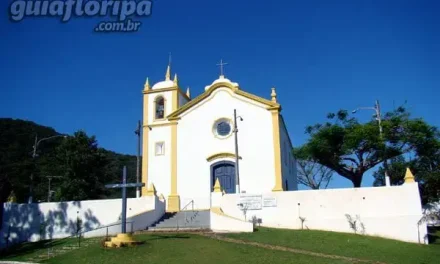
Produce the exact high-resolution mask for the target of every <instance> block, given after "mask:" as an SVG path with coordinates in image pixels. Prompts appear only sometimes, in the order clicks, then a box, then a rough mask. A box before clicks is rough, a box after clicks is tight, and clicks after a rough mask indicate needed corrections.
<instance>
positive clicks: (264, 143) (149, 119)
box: [142, 66, 297, 212]
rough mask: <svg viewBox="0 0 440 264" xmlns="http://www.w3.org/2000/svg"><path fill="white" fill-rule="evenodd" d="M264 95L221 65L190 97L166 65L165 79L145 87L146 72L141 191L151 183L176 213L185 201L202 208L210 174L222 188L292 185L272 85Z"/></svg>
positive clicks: (287, 144) (291, 162) (262, 189)
mask: <svg viewBox="0 0 440 264" xmlns="http://www.w3.org/2000/svg"><path fill="white" fill-rule="evenodd" d="M268 95H270V97H271V98H270V99H265V98H261V97H259V96H256V95H254V94H252V93H249V92H246V91H244V90H243V89H242V88H241V87H240V86H239V84H238V83H235V82H232V81H231V80H229V79H227V78H225V76H224V75H223V70H222V73H221V74H220V76H219V78H218V79H217V80H214V81H213V82H212V83H211V84H210V85H207V86H206V87H205V91H204V92H203V93H202V94H200V95H199V96H197V97H195V98H191V95H190V91H189V88H188V89H187V90H186V92H184V91H183V90H182V89H181V87H180V86H179V81H178V78H177V74H175V75H174V79H173V80H172V79H171V67H170V66H168V67H167V70H166V74H165V80H163V81H160V82H158V83H156V84H154V85H153V86H150V83H149V80H148V79H147V81H146V83H145V86H144V90H143V102H144V103H143V130H142V131H143V136H142V139H143V143H142V145H143V148H142V149H143V150H142V157H143V160H142V182H143V183H145V187H144V188H143V190H142V193H143V195H146V194H147V189H148V188H149V187H151V186H154V188H155V190H156V191H157V193H158V194H160V195H163V196H164V197H165V199H166V201H167V202H166V204H167V205H166V206H167V211H168V212H177V211H180V210H182V209H184V207H185V206H186V205H187V204H188V203H190V202H192V203H193V205H194V208H195V209H198V210H205V209H208V210H209V209H210V208H211V204H210V203H211V200H210V199H211V192H212V191H213V187H214V184H215V182H216V180H217V179H218V180H219V182H220V183H221V186H222V191H223V192H224V193H226V194H228V193H242V194H243V193H246V194H249V193H251V194H252V193H267V192H279V191H288V190H297V179H296V161H295V159H294V157H293V155H292V151H291V150H292V142H291V140H290V137H289V134H288V131H287V128H286V124H285V122H284V119H283V117H282V115H281V114H280V112H281V105H280V104H279V103H278V102H277V95H276V92H275V88H272V90H271V93H270V90H269V91H268ZM234 113H236V115H235V114H234ZM235 122H237V124H236V125H237V133H234V132H235V128H234V127H235ZM235 134H236V135H237V140H235ZM236 142H237V144H236ZM236 145H237V149H236ZM236 153H238V157H237V155H236Z"/></svg>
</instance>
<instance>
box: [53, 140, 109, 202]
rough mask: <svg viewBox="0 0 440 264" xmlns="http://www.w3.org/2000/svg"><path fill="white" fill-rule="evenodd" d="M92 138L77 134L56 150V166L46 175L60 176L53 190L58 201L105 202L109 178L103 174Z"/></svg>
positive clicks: (102, 163) (99, 153) (103, 160)
mask: <svg viewBox="0 0 440 264" xmlns="http://www.w3.org/2000/svg"><path fill="white" fill-rule="evenodd" d="M107 163H108V160H106V158H105V156H104V155H103V153H102V151H100V149H99V148H98V143H97V141H96V139H95V137H94V136H92V137H89V136H87V134H86V133H85V132H84V131H78V132H76V133H75V134H74V136H73V137H69V138H67V139H66V140H65V141H63V142H62V143H61V144H60V145H59V146H58V148H57V155H56V165H55V164H53V166H52V167H50V168H46V169H47V171H45V174H46V175H61V176H62V178H61V180H60V181H59V183H58V185H57V186H56V187H55V188H54V190H55V197H56V199H57V200H60V201H78V200H86V199H101V198H105V195H106V191H107V190H106V189H105V187H104V184H105V182H106V181H107V179H108V178H109V175H107V174H106V171H105V170H104V168H105V166H106V165H107Z"/></svg>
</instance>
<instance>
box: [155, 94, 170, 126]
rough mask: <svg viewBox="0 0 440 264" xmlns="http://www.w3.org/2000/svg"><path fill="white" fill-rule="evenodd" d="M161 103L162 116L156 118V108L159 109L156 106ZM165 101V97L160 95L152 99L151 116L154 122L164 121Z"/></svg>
mask: <svg viewBox="0 0 440 264" xmlns="http://www.w3.org/2000/svg"><path fill="white" fill-rule="evenodd" d="M160 100H161V101H162V103H161V104H162V107H163V109H161V110H162V115H161V117H160V116H159V117H158V107H159V105H158V103H159V101H160ZM166 101H167V100H166V99H165V96H163V95H162V94H161V95H158V96H156V97H155V98H154V114H153V120H154V121H160V120H165V117H166Z"/></svg>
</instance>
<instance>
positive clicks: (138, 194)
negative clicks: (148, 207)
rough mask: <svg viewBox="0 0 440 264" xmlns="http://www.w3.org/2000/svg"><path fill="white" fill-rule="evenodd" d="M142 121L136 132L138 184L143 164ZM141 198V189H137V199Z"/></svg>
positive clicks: (139, 122)
mask: <svg viewBox="0 0 440 264" xmlns="http://www.w3.org/2000/svg"><path fill="white" fill-rule="evenodd" d="M141 128H142V126H141V121H140V120H139V121H138V127H137V129H136V131H135V132H134V133H135V134H136V135H137V138H138V140H137V156H136V183H139V178H140V174H141V172H140V162H141ZM140 196H141V187H139V186H138V187H136V198H139V197H140Z"/></svg>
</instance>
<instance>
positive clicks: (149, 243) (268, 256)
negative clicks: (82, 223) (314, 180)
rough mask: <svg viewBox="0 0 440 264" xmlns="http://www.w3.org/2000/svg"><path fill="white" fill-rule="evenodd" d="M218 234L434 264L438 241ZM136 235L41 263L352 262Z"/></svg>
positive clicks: (32, 251)
mask: <svg viewBox="0 0 440 264" xmlns="http://www.w3.org/2000/svg"><path fill="white" fill-rule="evenodd" d="M438 235H440V232H439V233H438ZM222 236H225V237H230V238H235V239H240V240H245V241H252V242H259V243H264V244H269V245H277V246H283V247H289V248H294V249H302V250H307V251H313V252H316V253H324V254H328V255H338V256H346V257H352V258H359V259H363V260H371V261H372V262H373V261H381V262H384V263H389V264H394V263H395V264H400V263H402V264H405V263H408V264H430V263H438V262H439V260H440V244H434V245H429V246H426V245H417V244H410V243H404V242H399V241H394V240H387V239H381V238H374V237H367V236H361V235H352V234H341V233H333V232H323V231H312V230H282V229H269V228H259V230H258V231H256V232H254V233H250V234H224V235H222ZM135 237H136V239H137V240H138V241H142V242H143V244H142V245H140V246H137V247H128V248H115V249H106V248H103V247H102V246H101V244H100V242H99V241H100V240H99V239H96V238H95V239H89V240H85V241H84V242H83V244H84V245H87V244H88V245H87V246H82V247H81V248H80V249H75V250H71V251H68V252H66V253H63V254H60V255H58V256H56V257H54V258H51V259H49V260H44V261H43V263H57V264H70V263H71V264H82V263H93V264H99V263H103V264H104V263H105V264H113V263H115V264H116V263H124V264H134V263H160V264H163V263H170V264H173V263H179V264H187V263H212V264H216V263H219V264H220V263H221V264H229V263H232V264H233V263H252V264H260V263H261V264H268V263H274V264H276V263H294V264H311V263H317V264H320V263H329V264H333V263H342V264H344V263H353V262H350V261H348V260H341V259H332V258H325V257H321V256H311V255H306V254H299V253H293V252H287V251H280V250H273V249H267V248H261V247H257V246H254V245H245V244H236V243H232V242H225V241H220V240H216V239H213V238H209V237H205V236H200V235H194V234H157V233H152V234H143V235H137V236H135ZM76 242H77V241H75V240H62V242H60V243H58V244H57V245H56V246H55V248H63V247H66V246H67V245H69V244H75V243H76ZM44 254H47V249H45V248H44V247H43V245H42V243H39V242H37V243H25V244H23V245H21V246H20V247H17V248H15V249H14V250H13V251H11V252H10V253H9V254H8V255H6V256H3V258H2V257H0V260H22V261H28V260H29V259H31V258H35V257H36V256H39V255H44ZM355 263H357V262H355Z"/></svg>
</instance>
